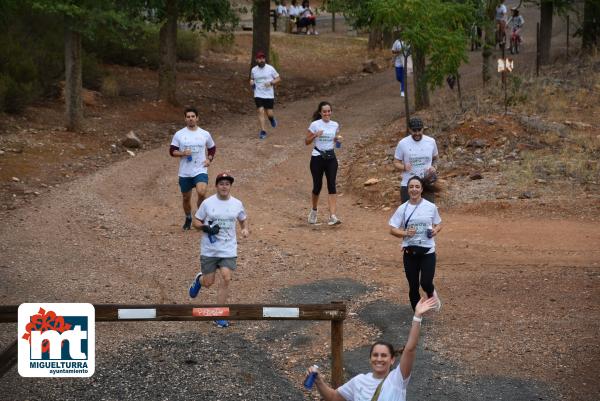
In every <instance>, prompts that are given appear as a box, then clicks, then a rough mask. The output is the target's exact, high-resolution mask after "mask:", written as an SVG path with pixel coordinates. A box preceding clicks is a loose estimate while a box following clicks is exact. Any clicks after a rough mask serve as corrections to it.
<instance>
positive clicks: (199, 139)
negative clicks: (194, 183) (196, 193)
mask: <svg viewBox="0 0 600 401" xmlns="http://www.w3.org/2000/svg"><path fill="white" fill-rule="evenodd" d="M171 145H173V146H177V147H178V148H179V150H180V151H182V152H183V151H184V150H186V149H187V148H190V149H191V150H192V160H191V161H189V160H188V158H187V157H180V158H179V159H180V160H179V176H180V177H195V176H197V175H198V174H202V173H204V174H207V173H208V169H207V168H206V166H205V165H204V161H206V149H209V148H212V147H214V146H215V142H214V141H213V139H212V137H211V136H210V133H209V132H208V131H205V130H203V129H202V128H200V127H196V129H195V130H193V131H192V130H191V129H189V128H188V127H185V128H182V129H180V130H179V131H177V132H176V133H175V135H173V140H172V141H171Z"/></svg>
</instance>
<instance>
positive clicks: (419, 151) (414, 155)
mask: <svg viewBox="0 0 600 401" xmlns="http://www.w3.org/2000/svg"><path fill="white" fill-rule="evenodd" d="M437 155H438V149H437V144H436V143H435V139H433V138H432V137H430V136H427V135H423V137H422V138H421V140H420V141H415V140H414V139H413V138H412V136H411V135H409V136H407V137H405V138H402V139H401V140H400V142H398V146H396V152H395V154H394V158H396V159H398V160H400V161H402V163H405V164H406V163H407V162H408V163H410V164H411V166H412V168H411V170H410V171H403V172H402V183H401V184H400V186H402V187H405V186H406V185H407V184H408V180H409V178H410V177H412V176H415V175H418V176H419V177H421V178H423V177H424V176H425V172H426V171H427V169H428V168H429V167H431V162H432V161H433V157H434V156H437Z"/></svg>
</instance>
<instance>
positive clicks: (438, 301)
mask: <svg viewBox="0 0 600 401" xmlns="http://www.w3.org/2000/svg"><path fill="white" fill-rule="evenodd" d="M433 297H434V298H435V299H437V305H436V306H435V308H434V310H435V311H436V312H439V311H440V309H441V308H442V300H441V299H440V297H439V296H438V293H437V291H436V290H433Z"/></svg>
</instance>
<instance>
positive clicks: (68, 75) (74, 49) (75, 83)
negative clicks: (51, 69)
mask: <svg viewBox="0 0 600 401" xmlns="http://www.w3.org/2000/svg"><path fill="white" fill-rule="evenodd" d="M81 92H82V79H81V34H80V33H79V32H75V31H72V30H70V29H68V28H67V29H65V106H66V117H67V129H68V130H69V131H74V132H77V131H79V130H80V129H81V125H82V122H83V103H82V101H81Z"/></svg>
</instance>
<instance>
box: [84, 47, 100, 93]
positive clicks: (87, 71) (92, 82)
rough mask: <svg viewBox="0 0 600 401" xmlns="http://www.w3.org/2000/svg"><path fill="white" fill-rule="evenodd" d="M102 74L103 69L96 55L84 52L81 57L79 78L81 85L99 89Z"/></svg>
mask: <svg viewBox="0 0 600 401" xmlns="http://www.w3.org/2000/svg"><path fill="white" fill-rule="evenodd" d="M104 75H105V73H104V69H103V68H102V66H101V65H100V64H99V63H98V59H97V57H96V55H94V54H88V53H84V54H83V57H82V58H81V79H82V84H83V87H84V88H87V89H93V90H100V88H101V86H102V79H103V78H104Z"/></svg>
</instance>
